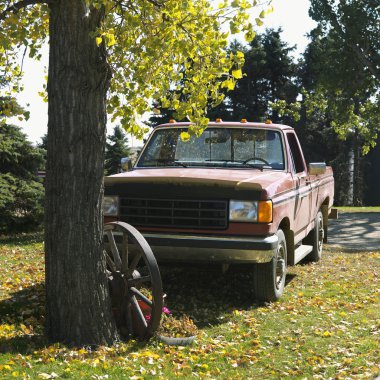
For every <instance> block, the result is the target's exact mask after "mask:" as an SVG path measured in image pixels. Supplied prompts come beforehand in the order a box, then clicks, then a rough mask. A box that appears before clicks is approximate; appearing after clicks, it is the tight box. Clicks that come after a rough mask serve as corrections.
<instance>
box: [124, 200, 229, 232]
mask: <svg viewBox="0 0 380 380" xmlns="http://www.w3.org/2000/svg"><path fill="white" fill-rule="evenodd" d="M227 213H228V210H227V201H225V200H218V201H214V200H191V199H142V198H120V219H121V220H122V221H125V222H128V223H130V224H132V225H135V226H144V227H145V226H146V227H178V228H203V229H207V228H212V229H223V228H226V227H227Z"/></svg>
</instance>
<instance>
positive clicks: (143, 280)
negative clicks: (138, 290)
mask: <svg viewBox="0 0 380 380" xmlns="http://www.w3.org/2000/svg"><path fill="white" fill-rule="evenodd" d="M149 281H151V278H150V276H142V277H137V278H130V279H128V280H127V283H128V286H141V285H142V284H144V283H146V282H149Z"/></svg>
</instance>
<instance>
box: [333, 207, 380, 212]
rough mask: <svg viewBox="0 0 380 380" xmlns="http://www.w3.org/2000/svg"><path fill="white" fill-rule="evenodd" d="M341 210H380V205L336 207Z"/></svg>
mask: <svg viewBox="0 0 380 380" xmlns="http://www.w3.org/2000/svg"><path fill="white" fill-rule="evenodd" d="M335 208H337V209H338V210H339V212H380V206H373V207H353V206H340V207H335Z"/></svg>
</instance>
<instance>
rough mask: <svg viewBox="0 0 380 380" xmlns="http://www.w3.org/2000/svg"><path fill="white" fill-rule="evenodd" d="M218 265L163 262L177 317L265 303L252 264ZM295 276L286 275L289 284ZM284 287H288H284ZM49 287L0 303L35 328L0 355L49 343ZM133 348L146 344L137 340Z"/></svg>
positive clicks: (224, 314)
mask: <svg viewBox="0 0 380 380" xmlns="http://www.w3.org/2000/svg"><path fill="white" fill-rule="evenodd" d="M217 268H218V269H219V270H217V269H216V267H215V266H197V267H194V266H186V267H184V266H182V267H172V266H170V267H168V266H162V267H161V268H160V269H161V274H162V280H163V285H164V292H165V293H166V294H167V297H166V304H167V306H168V308H169V309H170V311H171V312H172V314H173V315H174V316H177V317H179V316H181V315H183V314H187V315H189V316H190V317H191V318H192V319H193V320H194V322H195V323H196V325H197V326H198V328H200V329H202V328H204V327H206V326H216V325H219V324H223V323H226V322H228V320H229V318H230V317H231V316H232V312H233V310H236V309H239V310H249V309H252V308H259V307H266V304H265V303H258V302H256V301H255V299H254V296H253V289H252V284H253V274H252V270H251V267H250V266H249V265H236V266H231V267H230V269H229V270H228V271H227V272H226V273H223V272H222V270H221V267H217ZM294 277H295V275H294V274H288V276H287V279H286V283H287V284H288V283H289V282H290V281H292V279H293V278H294ZM285 291H286V289H285ZM44 297H45V290H44V285H43V284H38V285H35V286H32V287H29V288H27V289H23V290H21V291H17V292H14V293H12V294H11V297H10V298H8V299H6V300H3V301H1V302H0V324H6V325H15V326H20V325H21V324H24V325H25V326H30V325H31V326H33V331H34V334H31V335H28V334H27V333H25V334H24V335H20V336H16V337H11V338H7V339H5V338H0V353H21V354H24V355H26V354H32V353H33V351H35V350H38V349H41V348H44V347H46V346H48V345H49V342H48V339H47V338H46V336H44V335H43V326H42V325H43V316H44V306H43V305H44ZM132 346H133V347H132V348H131V349H132V350H136V349H140V348H143V347H144V346H145V343H144V342H135V343H134V344H133V345H132Z"/></svg>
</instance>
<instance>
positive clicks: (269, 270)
mask: <svg viewBox="0 0 380 380" xmlns="http://www.w3.org/2000/svg"><path fill="white" fill-rule="evenodd" d="M276 235H277V237H278V245H277V250H276V253H275V255H274V256H273V258H272V260H271V261H270V262H269V263H264V264H255V265H254V273H253V276H254V278H253V290H254V296H255V298H256V299H258V300H260V301H267V302H272V301H277V300H278V299H279V298H280V297H281V296H282V293H283V292H284V288H285V277H286V271H287V264H286V260H287V250H286V239H285V235H284V232H283V231H282V230H278V231H277V234H276Z"/></svg>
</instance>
